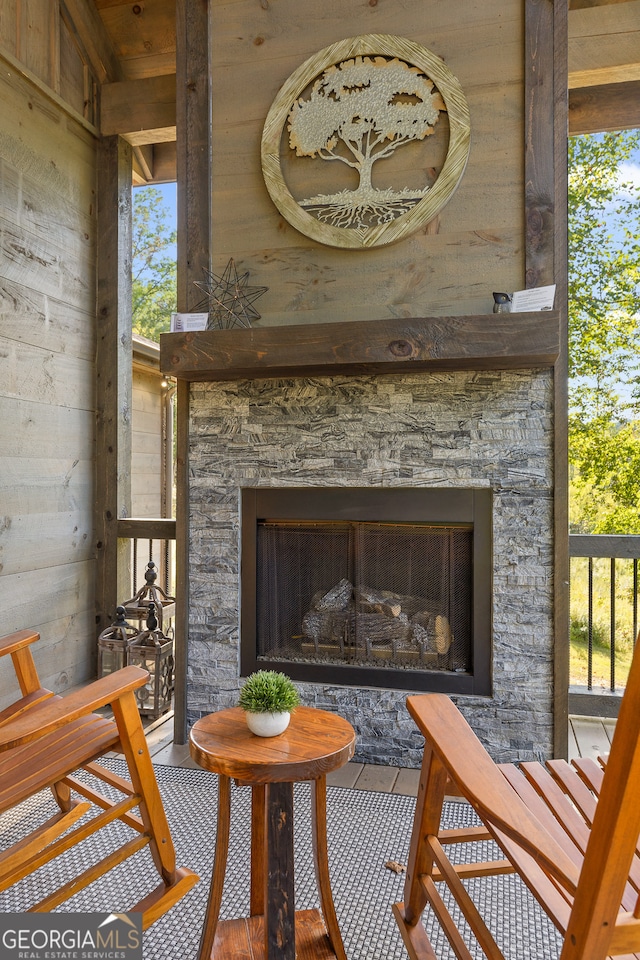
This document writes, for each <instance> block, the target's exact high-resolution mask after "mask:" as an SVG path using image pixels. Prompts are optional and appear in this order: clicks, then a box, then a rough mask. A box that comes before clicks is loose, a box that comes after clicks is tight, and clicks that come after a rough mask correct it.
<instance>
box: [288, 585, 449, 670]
mask: <svg viewBox="0 0 640 960" xmlns="http://www.w3.org/2000/svg"><path fill="white" fill-rule="evenodd" d="M300 639H301V645H302V650H303V651H305V650H309V652H311V648H312V649H313V653H314V655H315V656H316V657H317V658H320V659H321V658H322V656H323V654H324V655H325V656H329V657H330V656H335V655H336V653H337V652H338V650H339V652H340V654H341V655H342V656H348V654H349V652H351V653H352V655H353V654H354V653H355V655H356V656H357V655H358V653H359V652H361V653H362V655H363V656H366V657H367V658H370V657H375V658H381V659H387V658H393V659H394V660H405V659H406V660H412V659H414V660H416V661H419V662H420V663H421V664H423V665H424V666H426V667H429V666H430V667H441V668H442V666H444V663H443V658H445V657H446V655H447V653H448V652H449V649H450V647H451V644H452V641H453V636H452V632H451V627H450V624H449V621H448V620H447V618H446V617H445V616H443V615H442V613H438V612H436V611H434V610H432V609H429V602H428V601H427V600H426V599H425V598H424V597H419V596H407V595H404V594H400V593H394V592H393V591H391V590H373V589H370V588H368V587H366V586H358V587H354V585H353V584H352V583H351V581H350V580H348V579H346V578H345V579H342V580H340V581H339V582H338V583H336V584H335V586H333V587H331V588H330V589H329V590H327V591H326V592H323V591H319V592H318V593H316V594H315V595H314V597H313V599H312V601H311V606H310V609H309V610H308V611H307V612H306V613H305V615H304V617H303V619H302V637H301V638H300ZM354 648H355V649H354Z"/></svg>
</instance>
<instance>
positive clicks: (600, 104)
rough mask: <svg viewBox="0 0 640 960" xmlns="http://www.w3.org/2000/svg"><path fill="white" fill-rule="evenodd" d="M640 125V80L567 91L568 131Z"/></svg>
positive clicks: (593, 130) (589, 131)
mask: <svg viewBox="0 0 640 960" xmlns="http://www.w3.org/2000/svg"><path fill="white" fill-rule="evenodd" d="M633 127H640V80H631V81H629V82H628V83H607V84H604V85H603V86H601V87H579V88H578V89H576V90H570V91H569V133H570V134H571V135H572V136H574V135H576V134H579V133H602V132H604V131H605V130H629V129H632V128H633Z"/></svg>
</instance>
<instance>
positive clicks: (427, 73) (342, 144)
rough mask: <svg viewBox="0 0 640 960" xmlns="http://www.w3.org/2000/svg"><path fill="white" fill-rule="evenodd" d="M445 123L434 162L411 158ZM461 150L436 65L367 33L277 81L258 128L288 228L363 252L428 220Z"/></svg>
mask: <svg viewBox="0 0 640 960" xmlns="http://www.w3.org/2000/svg"><path fill="white" fill-rule="evenodd" d="M447 124H448V142H447V143H446V146H444V147H443V152H444V161H443V162H442V164H440V165H437V164H433V163H432V162H431V161H430V160H423V159H421V156H420V154H419V152H416V151H419V150H420V149H421V145H423V144H425V143H426V142H427V138H431V137H432V135H433V134H434V133H438V131H444V133H445V134H446V132H447V131H446V127H447ZM435 139H436V138H434V140H435ZM440 139H442V134H440ZM469 142H470V123H469V108H468V106H467V101H466V99H465V96H464V94H463V92H462V88H461V87H460V84H459V82H458V80H457V79H456V78H455V77H454V76H453V74H452V73H451V71H450V70H449V69H448V68H447V67H446V66H445V64H444V63H443V61H442V60H440V58H439V57H437V56H436V55H435V54H433V53H431V51H429V50H427V49H426V48H425V47H422V46H420V45H419V44H417V43H414V42H413V41H411V40H407V39H405V38H404V37H392V36H387V35H379V34H368V35H366V36H362V37H351V38H349V39H347V40H341V41H339V42H338V43H334V44H332V45H331V46H330V47H326V48H325V49H324V50H321V51H320V52H319V53H317V54H315V55H314V56H313V57H310V58H309V60H307V61H306V62H305V63H303V64H302V65H301V66H300V67H298V69H297V70H295V71H294V73H292V75H291V76H290V77H289V79H288V80H287V81H286V82H285V83H284V85H283V87H282V88H281V90H280V91H279V93H278V95H277V97H276V99H275V100H274V102H273V104H272V106H271V109H270V110H269V113H268V115H267V119H266V121H265V124H264V130H263V133H262V172H263V175H264V179H265V183H266V185H267V190H268V191H269V194H270V196H271V199H272V200H273V202H274V203H275V205H276V207H277V208H278V210H279V211H280V213H281V214H282V215H283V217H285V219H286V220H288V222H289V223H290V224H291V225H292V226H294V227H295V228H296V229H297V230H299V231H300V232H301V233H303V234H305V235H306V236H308V237H311V238H312V239H313V240H317V241H318V242H319V243H324V244H328V245H329V246H333V247H343V248H351V249H359V250H362V249H366V248H368V247H378V246H382V245H383V244H387V243H394V242H395V241H397V240H402V239H403V238H404V237H406V236H408V235H409V234H411V233H413V232H414V231H415V230H417V229H418V228H419V227H421V226H422V225H423V224H425V223H428V222H429V221H430V220H432V219H433V218H434V217H435V215H436V214H437V213H438V211H439V210H441V209H442V207H443V206H444V205H445V204H446V203H447V201H448V200H449V198H450V197H451V196H452V194H453V193H454V191H455V189H456V188H457V186H458V184H459V182H460V179H461V177H462V175H463V173H464V169H465V166H466V163H467V158H468V156H469ZM404 158H406V159H404ZM438 167H439V168H438ZM285 168H286V170H287V175H286V177H285ZM403 181H404V182H403ZM292 183H293V184H294V186H292ZM294 194H295V196H294Z"/></svg>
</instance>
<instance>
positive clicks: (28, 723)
mask: <svg viewBox="0 0 640 960" xmlns="http://www.w3.org/2000/svg"><path fill="white" fill-rule="evenodd" d="M148 679H149V674H148V673H147V671H146V670H141V669H140V667H124V668H123V669H122V670H116V671H115V672H114V673H110V674H108V676H106V677H100V679H99V680H95V681H94V682H93V683H90V684H88V686H86V687H83V688H82V689H80V690H74V691H73V693H70V694H68V695H67V696H66V697H55V698H53V699H50V700H45V701H44V702H43V703H42V705H40V706H37V707H33V708H32V709H31V710H27V711H26V713H23V714H22V715H21V716H19V717H16V719H15V720H12V721H10V722H8V723H7V724H5V725H4V726H3V727H2V728H1V729H0V753H2V752H3V751H5V750H10V749H12V748H13V747H17V746H19V745H21V744H23V743H29V742H30V741H31V740H37V739H38V738H39V737H42V736H44V735H45V734H48V733H52V732H53V731H54V730H57V729H58V728H59V727H62V726H64V725H65V724H66V723H69V722H71V721H72V720H77V719H78V718H79V717H82V716H86V715H87V714H90V713H93V712H94V711H95V710H98V709H100V707H105V706H107V704H110V703H113V702H114V701H115V700H118V699H120V698H121V697H122V696H124V695H125V694H127V693H130V692H131V691H133V690H137V689H138V688H139V687H142V686H144V684H145V683H146V682H147V680H148Z"/></svg>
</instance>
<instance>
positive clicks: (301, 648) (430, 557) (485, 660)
mask: <svg viewBox="0 0 640 960" xmlns="http://www.w3.org/2000/svg"><path fill="white" fill-rule="evenodd" d="M241 545H242V546H241V561H240V569H241V577H240V584H241V590H240V608H241V615H240V638H241V639H240V650H241V662H240V668H241V673H242V675H243V676H247V675H248V674H250V673H252V672H253V671H254V670H258V669H272V670H285V671H286V672H287V673H288V674H289V675H290V676H291V677H292V678H293V679H295V680H303V681H311V682H321V683H331V684H334V683H338V684H342V685H347V686H355V687H386V688H389V687H398V688H400V689H402V688H404V687H407V686H409V687H411V688H412V689H414V690H418V689H422V690H431V691H433V690H443V691H447V692H450V693H467V694H468V693H476V694H487V695H488V694H490V692H491V673H490V667H491V491H490V490H487V489H476V490H474V489H463V488H460V489H456V490H451V489H447V488H420V487H415V488H414V487H406V488H396V489H392V488H384V489H380V488H372V487H368V488H366V487H365V488H361V487H296V488H291V487H279V488H273V487H269V488H263V487H245V488H243V490H242V491H241Z"/></svg>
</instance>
